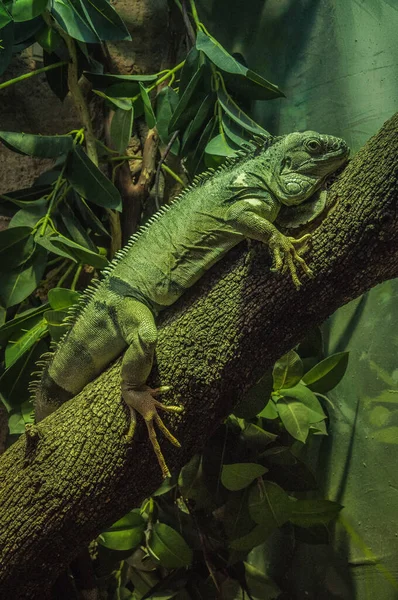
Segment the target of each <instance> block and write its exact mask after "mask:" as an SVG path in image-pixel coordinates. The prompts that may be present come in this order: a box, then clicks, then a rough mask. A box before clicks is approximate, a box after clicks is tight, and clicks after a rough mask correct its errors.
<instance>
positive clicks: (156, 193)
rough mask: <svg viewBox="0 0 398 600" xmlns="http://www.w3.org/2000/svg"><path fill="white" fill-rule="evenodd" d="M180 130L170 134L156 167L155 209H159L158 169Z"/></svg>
mask: <svg viewBox="0 0 398 600" xmlns="http://www.w3.org/2000/svg"><path fill="white" fill-rule="evenodd" d="M179 133H180V132H179V131H178V130H177V131H175V132H174V133H173V135H172V136H171V138H170V140H169V143H168V144H167V146H166V149H165V151H164V152H163V155H162V157H161V158H160V161H159V163H158V168H157V169H156V177H155V203H156V208H157V210H159V179H160V171H161V169H162V166H165V165H163V163H164V161H165V160H166V158H167V155H168V154H169V152H170V150H171V147H172V145H173V144H174V141H175V139H176V137H177V136H178V134H179Z"/></svg>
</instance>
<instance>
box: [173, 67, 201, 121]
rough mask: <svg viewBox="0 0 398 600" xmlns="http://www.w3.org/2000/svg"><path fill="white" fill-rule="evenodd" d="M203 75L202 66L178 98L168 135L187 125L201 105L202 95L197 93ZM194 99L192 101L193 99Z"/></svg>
mask: <svg viewBox="0 0 398 600" xmlns="http://www.w3.org/2000/svg"><path fill="white" fill-rule="evenodd" d="M202 75H203V66H202V67H200V69H199V70H198V71H196V73H195V75H194V76H193V77H192V79H191V81H190V82H189V83H188V85H187V87H186V89H185V91H184V93H183V94H182V96H181V97H180V100H179V102H178V104H177V107H176V109H175V111H174V113H173V116H172V118H171V120H170V123H169V133H173V131H177V130H178V129H181V128H182V127H184V125H186V124H187V123H189V121H190V120H191V119H192V117H193V116H194V115H195V113H196V111H197V109H198V107H199V106H200V104H201V103H202V100H203V95H200V94H198V93H197V90H198V87H199V84H200V82H201V79H202ZM194 96H195V98H194V99H193V97H194Z"/></svg>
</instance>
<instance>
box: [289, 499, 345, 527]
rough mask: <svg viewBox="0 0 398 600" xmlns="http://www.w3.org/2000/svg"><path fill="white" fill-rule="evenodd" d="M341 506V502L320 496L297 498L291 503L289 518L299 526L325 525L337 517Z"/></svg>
mask: <svg viewBox="0 0 398 600" xmlns="http://www.w3.org/2000/svg"><path fill="white" fill-rule="evenodd" d="M342 508H343V507H342V505H341V504H338V503H337V502H332V501H331V500H323V499H322V498H311V499H302V500H297V502H294V503H293V504H292V514H291V516H290V519H289V520H290V521H291V522H292V523H294V524H295V525H299V526H300V527H312V526H313V525H326V524H327V523H329V522H330V521H331V520H332V519H335V518H336V517H337V515H338V514H339V512H340V511H341V509H342Z"/></svg>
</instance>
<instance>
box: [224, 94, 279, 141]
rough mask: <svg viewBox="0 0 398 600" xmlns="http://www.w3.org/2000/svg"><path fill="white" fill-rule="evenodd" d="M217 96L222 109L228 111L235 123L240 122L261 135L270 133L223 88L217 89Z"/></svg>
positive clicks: (242, 125)
mask: <svg viewBox="0 0 398 600" xmlns="http://www.w3.org/2000/svg"><path fill="white" fill-rule="evenodd" d="M217 98H218V101H219V103H220V104H221V107H222V109H223V110H224V111H225V112H226V113H227V115H228V116H229V117H230V118H231V119H232V120H233V121H235V123H238V125H240V126H241V127H243V129H246V130H247V131H250V132H251V133H257V134H259V135H269V134H268V133H267V132H266V131H265V129H263V128H262V127H260V125H258V123H256V122H255V121H253V119H251V118H250V117H249V116H248V115H247V114H246V113H245V112H244V111H243V110H242V109H241V108H239V106H238V105H237V104H236V102H235V101H234V100H232V98H231V96H229V95H227V94H225V92H224V91H223V90H222V89H219V90H218V91H217Z"/></svg>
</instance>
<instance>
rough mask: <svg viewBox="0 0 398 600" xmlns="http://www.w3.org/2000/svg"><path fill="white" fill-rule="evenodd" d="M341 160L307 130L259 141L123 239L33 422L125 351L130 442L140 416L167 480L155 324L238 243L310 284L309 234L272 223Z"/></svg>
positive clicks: (57, 362) (55, 366) (50, 368)
mask: <svg viewBox="0 0 398 600" xmlns="http://www.w3.org/2000/svg"><path fill="white" fill-rule="evenodd" d="M348 153H349V149H348V147H347V145H346V143H345V142H344V140H342V139H339V138H336V137H332V136H330V135H321V134H319V133H316V132H314V131H306V132H304V133H291V134H289V135H286V136H283V137H278V138H270V139H269V140H266V141H264V140H262V141H261V143H260V142H259V141H258V140H257V142H255V144H254V145H252V146H251V147H250V148H249V149H247V150H246V151H244V152H241V153H240V155H239V156H238V157H236V158H233V159H230V160H229V161H228V162H227V163H226V164H224V165H223V166H221V167H219V168H218V169H216V170H215V171H214V170H210V171H208V172H206V173H205V174H204V175H201V176H200V177H199V178H196V180H195V181H194V183H193V185H192V186H190V187H188V188H187V189H186V190H185V191H184V192H183V193H182V194H181V196H180V197H178V198H177V199H176V200H174V201H173V202H172V203H171V204H170V205H169V206H167V207H163V208H162V209H161V210H160V211H158V213H157V214H156V215H155V216H154V217H153V218H152V219H150V221H149V223H148V224H147V225H145V226H144V227H143V228H141V230H140V231H139V232H138V233H137V234H135V235H134V236H133V237H132V238H131V239H130V241H129V242H128V244H127V245H126V247H125V248H124V249H123V250H121V251H120V252H119V253H118V255H117V256H116V257H115V259H114V260H113V261H112V262H111V263H110V265H109V267H108V268H107V269H105V270H104V272H103V277H102V279H101V280H100V281H99V282H97V283H96V286H95V287H94V288H92V289H89V290H87V291H86V292H85V293H84V294H83V298H82V302H81V303H80V306H79V308H78V309H77V310H76V311H75V314H74V315H71V316H70V319H69V320H70V321H71V322H72V323H73V324H72V325H71V326H70V328H69V330H68V331H67V333H66V334H65V335H64V337H63V338H62V339H61V341H60V342H59V343H58V346H57V347H56V350H55V352H54V353H53V354H51V356H50V357H49V358H48V360H47V361H44V369H43V373H42V375H41V379H40V381H39V382H38V383H37V388H36V392H35V400H34V401H35V412H36V419H37V420H41V419H42V418H44V417H45V416H47V414H49V413H50V412H53V411H54V410H55V409H56V408H57V407H58V406H59V405H60V404H62V402H64V401H65V400H68V399H70V398H71V397H73V396H75V395H76V394H78V393H79V392H80V391H81V390H82V389H83V387H84V386H85V385H86V384H87V383H89V382H90V381H91V380H93V379H95V378H96V377H97V376H98V375H99V374H100V373H101V372H102V371H104V370H105V368H106V367H107V366H108V365H109V364H110V363H111V362H112V361H114V360H115V359H116V358H117V357H118V356H119V355H121V354H122V353H123V352H124V351H125V354H124V358H123V362H122V381H121V393H122V396H123V399H124V401H125V402H126V404H127V406H128V407H129V409H130V412H131V425H130V429H129V433H128V439H131V437H132V435H133V433H134V428H135V423H136V411H138V413H140V414H141V415H142V416H143V417H144V419H145V422H146V425H147V427H148V432H149V437H150V440H151V442H152V445H153V448H154V451H155V453H156V456H157V458H158V461H159V464H160V467H161V469H162V474H163V476H165V477H166V476H168V475H169V471H168V468H167V465H166V463H165V460H164V458H163V455H162V452H161V450H160V446H159V443H158V440H157V437H156V432H155V428H154V422H155V423H156V424H157V426H158V427H159V429H160V430H161V431H162V432H163V434H164V435H165V436H166V438H167V439H168V440H169V441H170V442H172V443H173V444H175V445H177V446H179V443H178V442H177V440H176V439H175V438H174V436H173V435H172V434H171V433H170V431H169V430H168V429H167V428H166V426H165V425H164V424H163V422H162V420H161V418H160V417H159V415H158V412H157V410H158V409H160V410H164V411H170V412H180V411H181V410H182V409H181V407H178V406H165V405H164V404H162V403H160V402H159V401H158V400H157V399H156V396H157V395H158V394H159V393H161V392H164V391H165V390H166V389H169V388H167V387H161V388H158V389H151V388H149V387H148V386H147V385H146V381H147V378H148V376H149V373H150V371H151V368H152V362H153V357H154V352H155V346H156V339H157V329H156V324H155V318H156V315H157V314H158V312H159V311H161V310H163V309H165V308H166V307H168V306H170V305H171V304H173V303H174V302H175V301H176V300H177V299H178V298H180V296H181V295H182V294H183V293H184V292H185V290H186V289H188V288H190V287H191V286H192V285H193V284H194V283H195V282H196V281H197V280H198V279H199V278H200V277H201V276H202V275H203V274H204V273H205V272H206V271H207V270H208V269H210V268H211V266H212V265H214V263H216V262H217V261H219V260H220V259H221V258H222V257H223V256H224V255H225V254H226V253H227V252H228V251H229V250H230V249H231V248H232V247H233V246H235V245H236V244H238V243H239V242H241V241H242V240H244V239H245V238H246V239H247V238H248V239H254V240H259V241H261V242H263V243H265V244H268V246H269V248H270V251H271V253H272V254H273V259H274V270H276V271H282V272H287V271H289V272H290V274H291V277H292V279H293V283H294V285H295V286H296V287H297V288H298V287H299V286H300V281H299V278H298V275H297V270H296V265H297V266H299V267H300V268H301V269H302V271H303V272H304V273H306V274H307V275H308V276H311V275H312V273H311V271H310V269H309V268H308V267H307V265H306V263H305V261H304V259H303V258H302V257H301V256H300V255H299V253H298V252H297V250H296V247H297V246H299V245H300V244H302V243H303V242H305V241H306V240H307V239H308V238H309V237H310V235H309V234H306V235H304V236H302V237H301V238H299V239H294V238H291V237H286V236H285V235H283V234H282V233H280V232H279V231H278V229H277V228H276V227H275V225H273V222H275V221H277V217H278V213H279V210H280V209H281V207H282V206H283V205H284V206H285V207H292V208H291V210H292V211H293V212H294V207H295V206H297V205H300V204H301V203H303V202H304V201H305V200H307V199H308V198H310V197H311V195H313V194H314V192H315V191H316V190H317V189H318V188H319V187H320V186H321V184H322V183H323V181H324V180H325V178H326V177H327V176H328V175H329V174H330V173H332V172H333V171H335V170H336V169H337V168H338V167H339V166H340V165H342V164H343V163H344V162H345V160H346V159H347V156H348ZM285 210H286V208H285ZM307 220H308V219H307Z"/></svg>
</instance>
